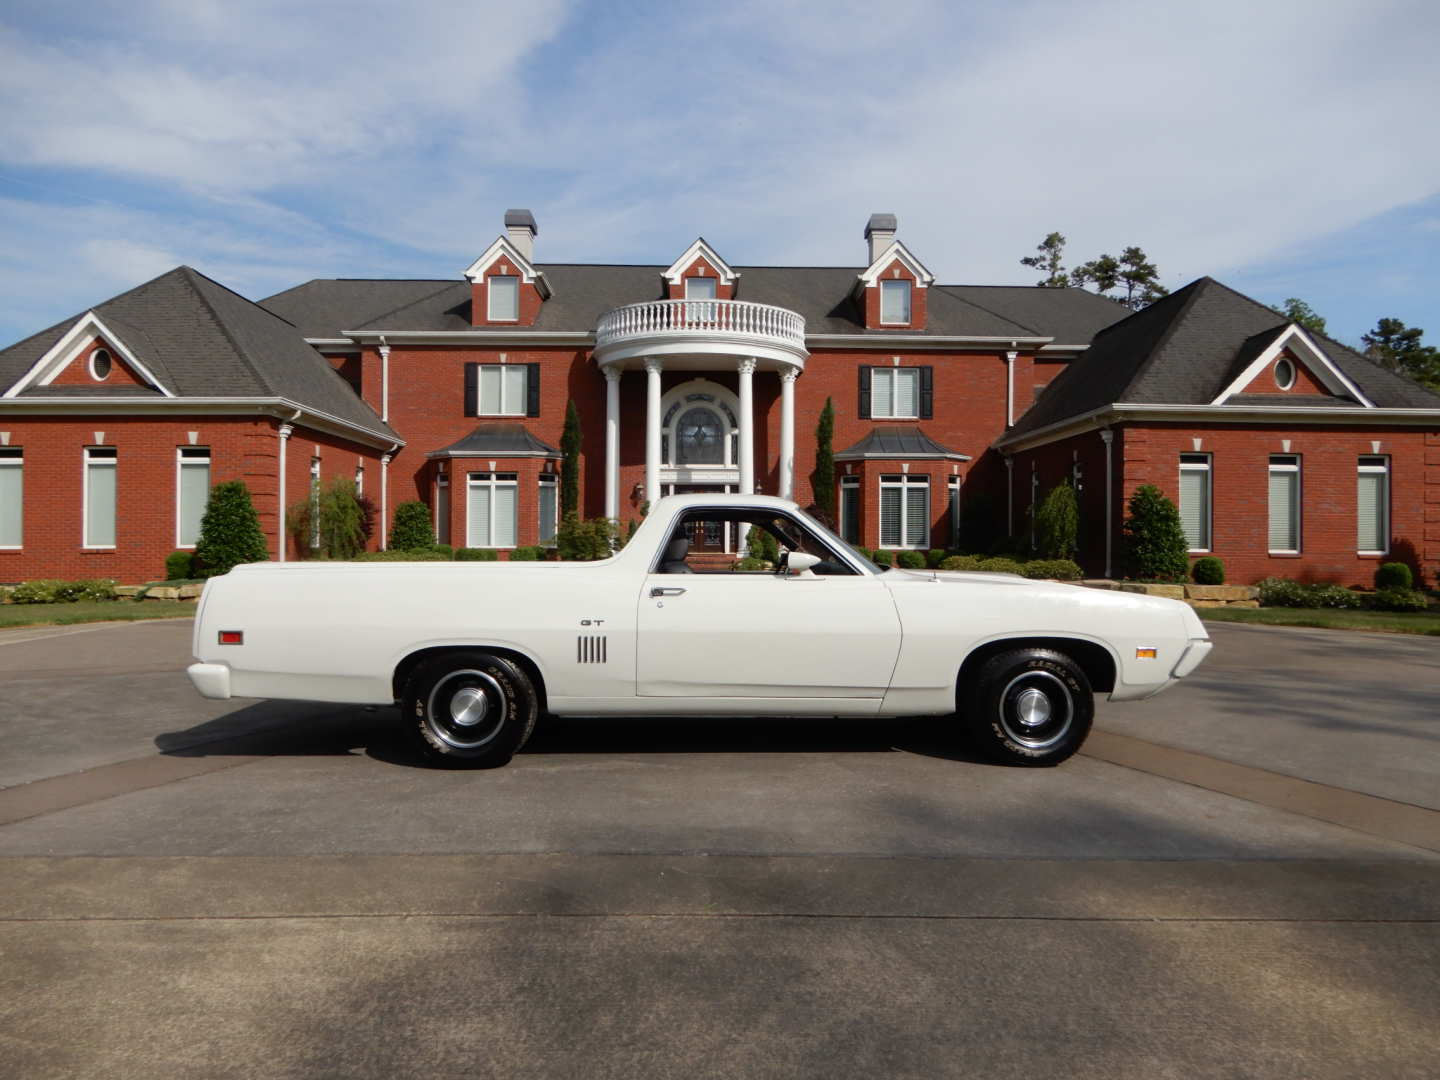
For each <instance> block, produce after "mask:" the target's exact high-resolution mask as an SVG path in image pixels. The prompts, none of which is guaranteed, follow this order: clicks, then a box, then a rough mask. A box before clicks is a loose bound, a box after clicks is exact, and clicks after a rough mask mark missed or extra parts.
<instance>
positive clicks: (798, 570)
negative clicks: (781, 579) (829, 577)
mask: <svg viewBox="0 0 1440 1080" xmlns="http://www.w3.org/2000/svg"><path fill="white" fill-rule="evenodd" d="M821 561H822V560H821V558H820V556H819V555H811V554H810V553H809V552H807V551H792V552H790V553H789V554H788V556H787V558H786V559H785V572H786V573H787V574H809V573H810V571H811V569H812V568H813V567H816V566H819V565H820V563H821Z"/></svg>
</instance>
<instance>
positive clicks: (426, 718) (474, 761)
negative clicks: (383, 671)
mask: <svg viewBox="0 0 1440 1080" xmlns="http://www.w3.org/2000/svg"><path fill="white" fill-rule="evenodd" d="M400 705H401V715H402V716H403V717H404V718H405V722H406V724H407V725H408V726H409V728H410V730H411V732H413V734H414V735H415V736H416V738H417V740H418V745H419V747H420V749H421V750H422V751H423V752H424V753H425V754H426V755H427V756H428V757H432V758H439V759H443V760H446V761H453V762H456V763H457V764H464V765H474V766H495V765H504V764H505V763H506V762H508V761H509V760H510V758H511V757H512V756H513V755H514V753H515V752H516V751H517V750H519V749H520V747H522V746H523V745H525V740H527V739H528V738H529V737H530V733H531V732H532V731H534V730H535V721H536V718H537V716H538V715H539V709H538V707H537V696H536V693H535V687H534V685H533V684H532V683H531V681H530V678H529V676H528V675H526V674H525V671H524V669H523V668H521V667H520V666H519V665H518V664H516V663H514V662H512V661H510V660H508V659H506V658H504V657H501V656H495V655H493V654H492V653H488V652H479V651H470V650H466V651H463V652H453V653H445V654H444V655H442V656H437V657H435V658H433V659H431V660H427V661H425V662H424V663H423V664H421V665H420V666H419V667H417V668H416V669H415V671H414V673H413V674H412V675H411V676H410V678H409V680H407V682H406V684H405V690H404V693H403V694H402V695H401V699H400Z"/></svg>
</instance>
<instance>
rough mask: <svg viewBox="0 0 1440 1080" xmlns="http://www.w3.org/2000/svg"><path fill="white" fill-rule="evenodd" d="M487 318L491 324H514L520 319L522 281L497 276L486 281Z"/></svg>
mask: <svg viewBox="0 0 1440 1080" xmlns="http://www.w3.org/2000/svg"><path fill="white" fill-rule="evenodd" d="M485 294H486V296H485V302H486V304H487V312H486V314H487V317H488V318H489V319H490V321H491V322H514V321H515V320H517V319H519V318H520V279H519V278H518V277H515V276H514V275H506V274H495V275H492V276H491V277H488V278H486V279H485Z"/></svg>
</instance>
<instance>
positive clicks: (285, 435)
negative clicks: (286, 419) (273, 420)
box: [275, 424, 295, 563]
mask: <svg viewBox="0 0 1440 1080" xmlns="http://www.w3.org/2000/svg"><path fill="white" fill-rule="evenodd" d="M294 431H295V428H294V427H293V426H292V425H290V424H281V425H280V513H279V515H278V516H277V518H276V520H277V521H279V522H280V525H279V529H278V535H277V536H276V538H275V547H276V556H275V561H276V562H282V563H283V562H285V561H286V559H285V549H286V548H287V547H288V546H289V544H288V539H287V533H286V531H285V448H286V447H287V446H289V445H290V436H291V435H292V434H293V433H294Z"/></svg>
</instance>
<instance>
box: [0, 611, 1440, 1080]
mask: <svg viewBox="0 0 1440 1080" xmlns="http://www.w3.org/2000/svg"><path fill="white" fill-rule="evenodd" d="M1213 631H1214V634H1215V637H1216V640H1217V648H1216V652H1215V654H1214V656H1213V658H1212V660H1211V661H1210V663H1209V664H1207V665H1206V666H1205V667H1204V668H1202V669H1201V671H1200V672H1199V673H1197V675H1196V676H1194V677H1192V679H1191V680H1189V681H1187V683H1186V684H1185V685H1183V686H1182V687H1180V688H1178V689H1177V690H1175V691H1173V692H1171V693H1169V694H1167V695H1164V696H1162V697H1161V698H1158V699H1156V700H1154V701H1152V702H1148V703H1141V704H1137V705H1124V706H1103V707H1102V709H1101V720H1100V725H1099V730H1097V732H1096V733H1095V736H1094V737H1093V738H1092V741H1091V743H1090V744H1089V746H1088V747H1087V753H1086V754H1085V755H1082V756H1080V757H1077V758H1076V759H1074V760H1072V761H1071V762H1070V763H1068V764H1066V765H1065V766H1063V767H1061V768H1058V769H1050V770H1035V771H1031V770H1016V769H1005V768H998V767H995V766H991V765H987V764H983V763H979V762H976V761H974V760H972V759H971V758H970V756H969V755H968V753H967V752H966V750H965V748H964V746H963V743H960V742H958V741H957V740H956V739H955V738H954V737H953V734H952V733H951V731H950V730H949V729H948V727H947V726H946V725H944V724H941V723H937V722H930V721H926V722H909V723H905V724H899V725H889V726H884V727H881V726H878V725H875V724H852V723H835V722H833V721H832V722H818V721H792V722H788V723H784V724H777V723H775V722H771V721H766V722H763V723H762V722H759V721H746V722H723V723H722V722H714V721H703V722H699V721H686V722H669V723H659V722H653V721H643V722H642V721H624V720H621V721H605V722H599V721H593V722H581V721H556V722H552V723H550V724H549V725H547V726H545V727H544V728H542V730H541V731H540V732H538V733H537V736H536V739H535V740H534V741H533V742H532V744H531V746H530V748H528V750H527V752H525V753H524V754H522V755H521V756H520V757H518V758H517V759H516V761H515V762H514V763H513V764H512V765H511V766H510V767H508V768H506V769H502V770H496V771H488V772H478V773H477V772H466V771H457V770H448V769H434V768H427V767H424V766H422V765H421V764H420V763H418V762H416V761H415V760H414V759H413V758H412V757H411V756H410V754H409V751H408V750H407V749H406V747H405V746H404V744H403V742H401V741H399V740H397V739H396V738H395V737H394V735H393V725H394V715H393V713H392V712H391V711H390V710H377V711H374V712H365V711H363V710H355V709H349V708H344V709H341V708H333V707H328V706H305V705H295V704H285V703H280V704H277V703H253V702H252V703H245V702H206V701H203V700H201V699H199V698H198V697H197V696H195V695H194V693H193V692H192V691H191V690H190V689H189V687H188V684H187V683H186V682H185V680H184V677H183V675H181V674H180V671H179V669H180V668H181V667H182V666H183V664H184V663H185V662H186V661H187V659H188V656H187V653H188V634H189V624H188V623H184V622H175V623H139V624H126V625H121V626H113V627H88V628H57V629H52V630H39V631H14V632H9V633H8V634H0V706H3V708H0V713H3V715H0V736H3V738H4V740H5V746H6V747H7V753H6V754H5V755H4V756H3V758H0V1075H7V1076H8V1075H16V1076H27V1077H30V1076H35V1077H48V1076H55V1077H60V1076H65V1077H70V1076H77V1075H106V1076H114V1077H127V1076H135V1077H151V1076H155V1075H167V1076H207V1077H208V1076H231V1075H234V1076H246V1077H253V1076H296V1077H299V1076H315V1075H337V1076H338V1075H343V1076H376V1077H382V1076H383V1077H390V1076H400V1075H416V1074H423V1075H428V1076H450V1075H456V1076H459V1075H464V1076H469V1077H473V1076H547V1077H548V1076H587V1077H588V1076H616V1077H620V1076H625V1077H633V1076H668V1075H675V1074H677V1073H681V1072H683V1073H685V1074H687V1075H700V1076H777V1077H779V1076H786V1077H790V1076H827V1077H830V1076H916V1077H922V1076H923V1077H930V1076H941V1075H968V1074H974V1075H983V1076H987V1077H988V1076H1027V1077H1035V1076H1107V1077H1116V1076H1119V1077H1124V1076H1135V1077H1141V1076H1143V1077H1157V1076H1159V1077H1163V1076H1176V1077H1182V1076H1183V1077H1190V1076H1195V1075H1227V1076H1297V1075H1304V1076H1313V1077H1322V1076H1336V1077H1340V1076H1345V1077H1350V1076H1355V1075H1384V1076H1406V1075H1413V1076H1429V1075H1435V1073H1434V1066H1433V1062H1434V1061H1435V1060H1437V1058H1440V1037H1437V1028H1436V1025H1435V1024H1434V1016H1436V1015H1440V976H1437V974H1436V972H1437V971H1440V942H1437V934H1436V918H1437V915H1440V812H1437V810H1440V804H1437V798H1436V797H1437V793H1440V754H1437V753H1436V752H1435V740H1436V737H1437V730H1440V729H1437V724H1436V721H1435V719H1434V717H1433V715H1432V714H1433V713H1434V712H1435V711H1436V710H1435V709H1434V706H1433V703H1434V702H1435V701H1436V700H1437V692H1440V641H1437V640H1434V639H1412V638H1393V637H1387V636H1380V635H1352V634H1345V635H1341V634H1331V633H1326V632H1322V631H1304V630H1295V631H1291V630H1277V629H1271V628H1249V627H1234V626H1218V625H1217V626H1215V627H1213ZM77 1017H83V1022H81V1023H77V1022H76V1020H77Z"/></svg>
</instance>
